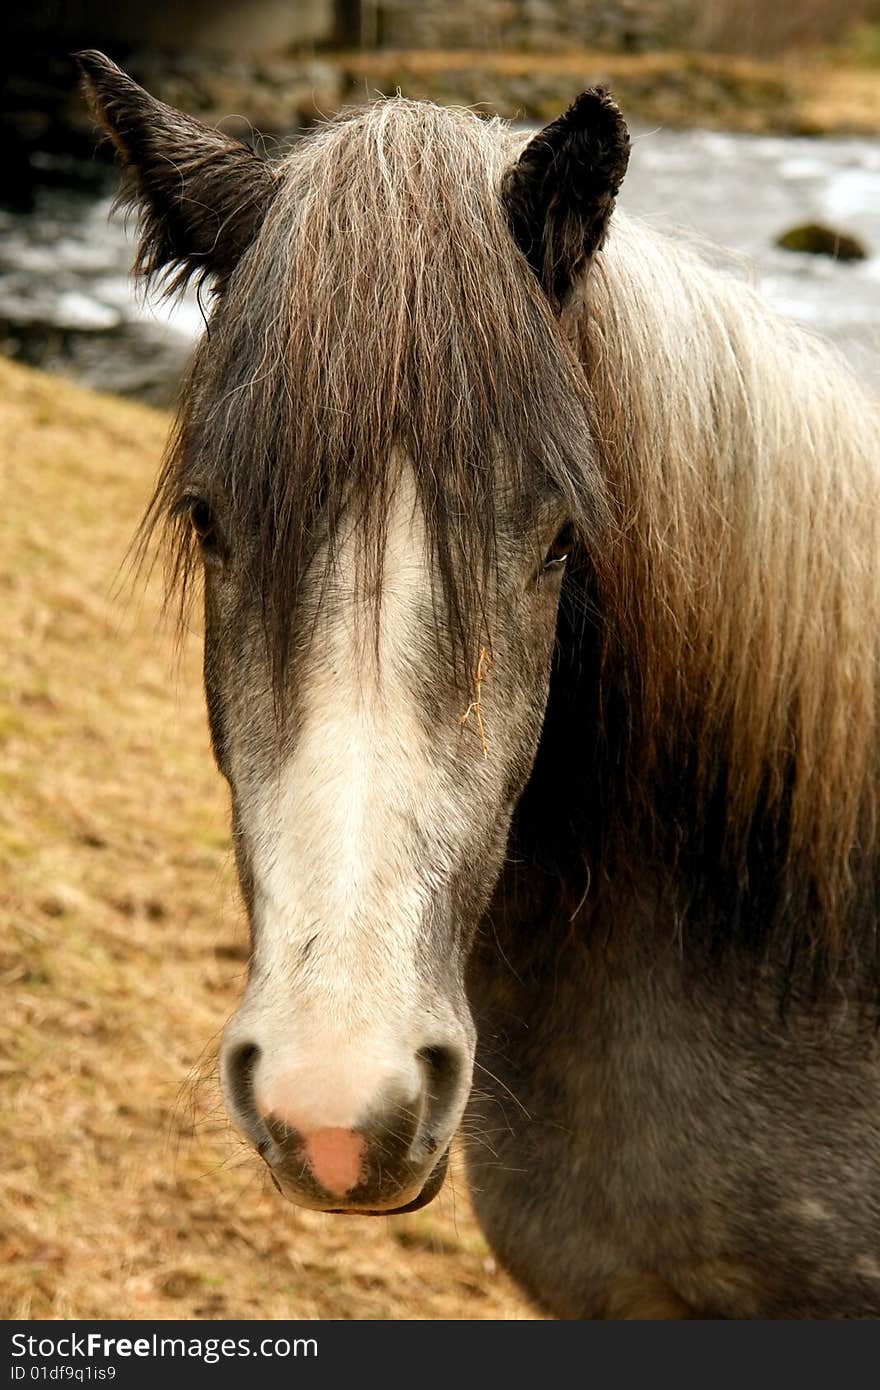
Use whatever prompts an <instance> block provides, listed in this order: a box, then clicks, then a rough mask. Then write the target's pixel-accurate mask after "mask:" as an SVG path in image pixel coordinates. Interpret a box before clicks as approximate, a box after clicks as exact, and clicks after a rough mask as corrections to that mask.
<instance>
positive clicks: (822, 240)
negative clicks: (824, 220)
mask: <svg viewBox="0 0 880 1390" xmlns="http://www.w3.org/2000/svg"><path fill="white" fill-rule="evenodd" d="M776 245H777V246H781V247H782V249H783V251H805V252H806V253H807V255H809V256H830V257H831V258H832V260H835V261H864V260H865V259H866V258H867V255H868V253H867V251H866V250H865V248H864V246H863V245H862V243H861V242H860V241H859V240H858V238H857V237H854V236H849V235H848V234H847V233H846V232H837V231H835V230H834V228H833V227H824V226H823V225H822V224H821V222H804V223H803V224H802V225H801V226H799V227H791V228H790V229H789V230H788V231H787V232H783V233H782V235H781V236H780V237H777V239H776Z"/></svg>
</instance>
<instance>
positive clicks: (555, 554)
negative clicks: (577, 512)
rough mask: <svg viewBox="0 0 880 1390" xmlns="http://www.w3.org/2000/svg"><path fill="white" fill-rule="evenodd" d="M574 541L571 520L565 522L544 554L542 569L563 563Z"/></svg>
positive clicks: (555, 566) (552, 567) (553, 567)
mask: <svg viewBox="0 0 880 1390" xmlns="http://www.w3.org/2000/svg"><path fill="white" fill-rule="evenodd" d="M574 542H575V534H574V527H573V526H572V524H571V522H567V523H566V525H565V526H563V528H562V530H561V531H560V532H559V534H558V535H557V537H556V539H555V541H554V542H553V544H552V545H551V546H550V549H549V550H548V551H547V554H546V555H545V556H544V569H545V570H549V569H556V568H557V567H558V566H560V565H564V564H565V562H566V560H567V559H568V557H569V555H570V554H571V552H572V549H573V548H574Z"/></svg>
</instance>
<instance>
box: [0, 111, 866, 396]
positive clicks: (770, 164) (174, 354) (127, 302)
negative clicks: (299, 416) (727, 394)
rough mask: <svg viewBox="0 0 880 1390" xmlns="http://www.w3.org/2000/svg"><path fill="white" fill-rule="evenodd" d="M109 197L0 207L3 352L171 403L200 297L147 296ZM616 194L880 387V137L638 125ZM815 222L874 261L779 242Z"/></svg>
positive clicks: (198, 324)
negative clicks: (171, 301)
mask: <svg viewBox="0 0 880 1390" xmlns="http://www.w3.org/2000/svg"><path fill="white" fill-rule="evenodd" d="M110 203H111V200H110V198H109V197H107V196H102V197H96V196H95V194H94V193H85V192H80V191H73V190H60V189H49V188H46V189H42V190H40V191H39V192H38V194H37V202H36V208H35V210H34V211H33V212H32V213H28V214H17V213H16V214H13V213H0V337H3V338H5V341H6V348H7V351H13V352H15V353H17V354H18V355H21V356H23V357H25V358H26V359H27V360H31V361H35V362H38V363H39V364H40V365H43V366H45V367H48V368H50V369H52V370H60V371H64V372H66V373H68V374H69V375H72V376H74V377H76V378H77V379H79V380H81V381H84V382H86V383H88V384H90V385H92V386H96V387H99V388H101V389H103V390H111V391H122V392H124V393H127V394H132V395H138V396H141V397H143V398H145V399H150V400H156V401H160V402H164V401H167V400H169V399H171V398H172V397H173V394H174V389H175V385H176V382H177V380H178V379H179V375H180V371H181V369H182V366H183V363H184V361H185V359H186V356H187V354H188V352H189V350H190V348H191V346H192V342H193V341H194V338H195V336H196V335H197V334H198V333H199V332H200V331H201V329H202V316H201V313H200V310H199V306H198V304H197V303H196V301H195V299H194V297H192V296H189V297H185V298H184V299H183V300H182V301H181V302H180V303H178V304H176V305H168V304H163V303H162V302H161V301H158V300H156V299H155V298H152V299H149V300H146V301H144V300H143V299H142V298H141V297H139V295H138V293H137V292H136V291H135V289H134V288H133V286H132V284H131V281H130V279H129V274H128V272H129V268H130V265H131V261H132V232H131V229H130V228H127V227H126V226H125V223H124V221H123V220H122V219H121V218H119V217H112V218H111V216H110ZM621 205H622V206H623V207H626V208H627V209H628V210H629V211H630V212H631V213H634V214H636V215H638V216H640V217H642V218H644V219H646V220H648V221H650V222H651V223H652V224H653V225H655V226H658V227H660V228H662V229H664V230H670V231H673V232H675V231H679V230H680V231H683V232H684V233H685V234H686V235H687V236H688V237H689V238H690V239H693V237H694V235H696V236H698V237H700V238H704V239H708V240H709V241H712V242H716V243H718V244H720V245H721V246H724V247H727V248H729V249H730V250H731V251H733V252H734V253H736V255H737V256H738V257H739V258H741V259H744V260H745V262H746V263H747V264H748V266H750V267H751V274H752V275H753V278H754V279H755V281H756V282H757V284H758V285H759V287H760V289H761V291H762V293H763V294H764V295H765V296H766V298H767V299H768V300H769V301H770V302H771V303H772V304H773V305H775V306H776V307H777V308H778V309H779V310H781V311H782V312H783V313H785V314H788V315H790V316H791V317H793V318H795V319H797V320H799V321H800V322H802V323H804V324H806V325H807V326H809V327H810V328H811V329H813V330H815V331H818V332H819V333H821V334H824V335H827V336H828V337H830V338H831V339H833V340H834V341H835V342H837V343H838V344H839V346H840V347H841V348H842V350H843V351H844V352H845V353H846V354H847V355H848V356H849V357H850V359H851V360H852V362H853V363H854V365H855V366H856V368H857V370H859V371H860V372H861V373H862V374H863V375H864V376H866V377H867V379H868V380H869V381H870V382H871V383H873V384H874V385H875V386H878V387H880V143H878V142H874V141H871V140H866V139H822V140H809V139H793V138H787V137H769V136H748V135H733V134H720V133H717V132H709V131H688V132H673V131H641V132H638V133H637V134H636V136H635V139H634V144H633V155H632V160H631V164H630V171H629V174H628V176H627V179H626V182H625V184H624V189H623V192H622V195H621ZM811 220H815V221H820V222H825V223H828V224H830V225H831V226H832V227H834V228H836V229H837V230H839V231H845V232H849V233H853V234H855V235H856V236H857V237H859V238H860V239H861V240H862V242H863V243H864V245H865V247H866V249H867V250H868V252H869V257H868V259H867V260H865V261H860V262H855V263H849V264H842V263H837V262H834V261H832V260H829V259H827V258H825V257H817V256H807V255H796V254H792V253H791V252H787V251H783V250H780V249H779V248H777V247H776V245H775V241H776V238H777V236H778V235H779V233H780V232H782V231H784V230H786V229H787V228H788V227H790V226H792V225H793V224H797V223H801V222H807V221H811Z"/></svg>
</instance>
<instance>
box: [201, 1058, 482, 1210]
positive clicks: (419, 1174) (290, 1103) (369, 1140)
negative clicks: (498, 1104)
mask: <svg viewBox="0 0 880 1390" xmlns="http://www.w3.org/2000/svg"><path fill="white" fill-rule="evenodd" d="M469 1054H470V1049H469V1048H468V1047H466V1046H463V1045H461V1044H459V1043H450V1042H445V1043H444V1044H442V1045H437V1044H434V1045H431V1046H428V1047H423V1048H421V1049H420V1050H419V1051H418V1052H417V1053H416V1054H415V1055H414V1056H413V1058H412V1061H411V1062H410V1063H409V1064H408V1065H406V1066H404V1067H403V1068H400V1069H397V1070H394V1069H391V1068H389V1067H388V1066H387V1065H386V1066H385V1067H384V1068H375V1069H374V1074H373V1076H372V1077H371V1080H372V1081H373V1082H374V1087H373V1089H372V1090H370V1089H368V1088H364V1089H366V1093H367V1095H369V1096H370V1099H369V1100H368V1101H367V1102H366V1103H364V1102H363V1100H362V1098H361V1097H362V1095H363V1091H362V1092H361V1096H356V1094H355V1092H354V1091H353V1089H352V1068H351V1067H350V1066H349V1067H345V1065H344V1060H345V1059H344V1057H339V1056H337V1057H335V1058H333V1057H332V1056H331V1057H330V1058H329V1059H328V1058H325V1059H324V1064H323V1065H322V1066H321V1067H320V1077H316V1076H315V1074H314V1072H313V1071H312V1072H307V1070H306V1068H305V1067H304V1064H303V1062H300V1063H299V1064H298V1065H297V1066H294V1067H289V1068H287V1069H285V1070H282V1069H279V1068H278V1067H277V1066H276V1067H274V1068H271V1067H267V1066H264V1065H263V1058H262V1053H261V1049H260V1047H259V1046H258V1045H256V1044H254V1043H241V1042H238V1043H234V1044H233V1045H232V1046H227V1044H226V1042H224V1048H223V1054H222V1059H221V1060H222V1076H223V1089H224V1095H225V1099H226V1104H227V1108H228V1109H229V1111H230V1114H231V1115H232V1118H233V1119H234V1120H235V1121H236V1123H237V1124H238V1126H239V1128H240V1129H241V1130H242V1131H243V1132H244V1133H245V1134H246V1135H247V1137H248V1138H249V1139H250V1141H251V1143H252V1144H253V1145H254V1147H255V1148H256V1150H257V1152H258V1153H259V1155H260V1157H261V1158H262V1159H263V1160H264V1161H265V1163H266V1164H267V1166H268V1167H269V1169H270V1172H271V1174H272V1178H273V1180H274V1182H275V1185H276V1187H277V1188H278V1190H279V1191H280V1192H281V1193H282V1194H283V1195H284V1196H285V1197H288V1198H290V1200H291V1201H293V1202H295V1203H296V1204H297V1205H299V1206H305V1207H309V1208H311V1209H313V1210H318V1211H329V1212H350V1213H361V1214H365V1215H390V1214H391V1213H397V1212H401V1211H414V1210H416V1209H417V1208H418V1207H420V1206H424V1205H425V1204H426V1203H427V1202H429V1201H431V1199H432V1198H433V1197H435V1196H436V1195H437V1193H438V1192H439V1191H440V1188H441V1187H442V1185H443V1180H444V1177H445V1174H446V1167H447V1162H448V1155H449V1146H450V1143H451V1140H452V1136H453V1134H454V1131H455V1129H456V1127H457V1125H458V1121H459V1119H460V1116H461V1113H462V1111H463V1109H464V1104H465V1101H466V1099H467V1094H468V1091H469V1089H470V1073H471V1058H470V1055H469ZM328 1063H329V1064H328ZM334 1073H335V1074H336V1077H337V1078H338V1079H336V1080H334ZM355 1074H356V1075H358V1076H361V1077H362V1078H363V1079H364V1080H366V1079H367V1078H366V1074H365V1068H364V1066H363V1063H362V1062H361V1065H360V1066H359V1067H357V1068H356V1071H355ZM306 1076H308V1085H307V1086H306V1085H305V1084H304V1082H305V1078H306Z"/></svg>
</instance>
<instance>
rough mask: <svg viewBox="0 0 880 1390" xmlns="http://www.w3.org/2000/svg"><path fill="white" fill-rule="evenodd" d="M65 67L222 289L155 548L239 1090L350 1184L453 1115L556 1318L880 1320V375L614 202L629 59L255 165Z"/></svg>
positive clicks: (173, 274)
mask: <svg viewBox="0 0 880 1390" xmlns="http://www.w3.org/2000/svg"><path fill="white" fill-rule="evenodd" d="M79 61H80V65H81V68H82V71H83V82H84V87H85V91H86V94H87V96H88V99H89V101H90V103H91V106H92V110H93V111H94V113H95V115H96V117H97V120H98V122H99V123H100V125H101V126H102V127H103V129H104V131H105V132H107V133H108V134H109V136H110V137H111V139H112V140H113V142H114V144H115V146H116V148H117V151H118V153H119V155H120V157H121V160H122V162H123V165H124V166H125V169H126V170H127V178H126V182H125V184H124V192H123V196H124V198H125V199H127V200H128V202H129V204H130V205H131V206H132V207H133V208H134V209H136V210H137V212H138V213H139V215H140V240H139V248H138V253H137V269H138V270H139V272H140V273H141V274H142V275H143V276H145V277H147V279H151V280H159V281H162V280H163V279H164V282H165V283H166V285H167V286H169V287H170V288H172V289H173V288H179V287H180V286H182V285H185V284H187V283H188V282H192V281H195V282H198V283H199V285H200V286H201V285H202V284H207V285H209V286H210V287H211V289H212V292H213V294H212V298H211V301H210V304H211V308H210V317H209V323H208V328H207V332H206V334H205V335H204V337H203V339H202V340H201V342H200V344H199V345H198V347H197V348H196V350H195V354H194V358H193V362H192V365H191V368H190V371H189V374H188V377H187V378H186V381H185V383H184V386H183V388H182V394H181V400H180V406H179V410H178V414H177V419H176V424H175V425H174V427H173V430H172V433H171V437H170V441H169V445H168V451H167V454H166V457H165V460H164V463H163V466H162V470H161V473H160V476H159V479H158V483H157V486H156V490H155V494H154V496H153V499H152V502H151V504H150V507H149V510H148V512H147V514H146V516H145V518H144V520H143V523H142V530H141V532H140V538H141V543H142V544H143V545H145V546H150V545H151V544H152V537H153V536H154V535H156V534H158V535H159V536H160V537H163V538H164V540H165V543H166V545H167V552H166V553H167V561H168V569H169V583H170V584H171V587H172V589H173V590H175V591H179V593H180V594H181V596H182V599H183V601H184V602H186V596H187V595H189V596H192V595H193V593H194V592H196V590H197V588H198V586H199V585H200V584H203V588H204V617H205V649H204V681H205V690H206V699H207V710H208V717H209V722H210V728H211V734H212V740H213V748H214V753H215V756H216V761H217V764H218V766H219V769H220V772H221V773H222V774H223V776H224V777H225V779H226V781H227V782H228V784H229V788H230V794H231V823H232V835H233V842H234V849H235V855H236V861H237V867H238V873H239V878H240V882H241V889H242V895H243V899H244V903H245V905H246V908H247V913H248V918H249V923H250V931H251V958H250V966H249V974H248V980H247V984H246V988H245V990H244V995H243V998H242V1001H241V1003H240V1006H239V1008H238V1009H237V1011H236V1013H235V1014H234V1016H233V1018H232V1019H231V1021H230V1022H229V1024H228V1026H227V1027H226V1030H225V1033H224V1035H223V1039H222V1044H221V1057H220V1062H221V1076H222V1085H223V1090H224V1097H225V1102H226V1106H227V1108H228V1111H229V1114H230V1115H231V1117H232V1119H233V1121H234V1122H235V1124H236V1125H237V1126H238V1128H239V1129H240V1131H241V1133H242V1134H243V1135H244V1136H245V1138H246V1139H247V1141H248V1142H249V1143H250V1144H251V1145H252V1146H253V1148H254V1149H255V1150H256V1152H257V1153H258V1154H259V1155H261V1157H262V1159H263V1160H264V1161H265V1163H266V1164H267V1165H268V1168H269V1170H270V1173H271V1175H272V1178H273V1179H274V1182H275V1184H276V1186H277V1187H278V1188H279V1190H280V1191H281V1193H282V1194H284V1196H286V1197H287V1198H289V1199H291V1200H293V1201H294V1202H296V1203H298V1204H300V1205H302V1206H304V1207H309V1208H312V1209H318V1210H322V1211H333V1212H338V1213H350V1214H356V1213H361V1214H387V1213H391V1212H406V1211H413V1210H415V1209H417V1208H418V1207H420V1206H422V1205H423V1204H425V1203H426V1202H428V1201H430V1200H431V1199H432V1198H433V1197H434V1196H435V1195H436V1193H437V1192H438V1191H439V1189H440V1188H441V1186H442V1184H443V1180H444V1174H445V1171H446V1166H447V1160H448V1155H449V1150H450V1145H451V1144H452V1142H453V1138H454V1137H455V1136H456V1134H457V1133H458V1132H461V1135H462V1143H463V1145H464V1150H465V1162H466V1167H467V1172H468V1181H469V1186H470V1187H471V1189H472V1195H473V1202H474V1207H475V1210H476V1213H477V1216H478V1220H479V1221H480V1223H481V1225H482V1228H483V1230H484V1232H485V1235H486V1238H487V1240H488V1242H489V1244H490V1246H491V1248H492V1249H493V1250H494V1252H495V1253H496V1255H497V1257H498V1260H499V1261H500V1263H501V1264H502V1265H503V1266H504V1267H505V1268H506V1269H507V1270H508V1271H509V1272H510V1273H511V1274H512V1275H513V1277H514V1279H516V1280H517V1281H518V1282H519V1284H520V1285H521V1287H522V1288H523V1289H524V1290H525V1291H526V1292H527V1294H528V1295H529V1296H530V1297H531V1299H532V1300H533V1301H534V1304H535V1305H536V1306H537V1307H538V1308H539V1309H540V1310H543V1311H544V1312H545V1313H548V1314H551V1315H555V1316H557V1317H560V1318H575V1319H602V1318H753V1317H754V1318H801V1317H804V1318H807V1317H868V1316H876V1315H877V1314H878V1313H880V1052H878V1038H877V1003H878V950H877V920H878V901H877V886H878V816H877V788H878V652H880V621H878V619H880V466H878V465H880V460H878V450H877V440H878V432H877V424H878V411H877V404H876V402H875V401H874V399H873V398H872V397H871V395H870V394H869V392H868V390H867V388H866V387H864V386H862V385H860V384H859V383H858V382H857V381H856V380H855V378H854V377H853V376H852V375H850V373H849V372H848V370H847V368H846V367H845V366H844V365H843V364H842V362H841V361H839V360H838V359H837V357H836V356H835V355H834V353H833V352H832V350H831V349H830V348H828V347H825V346H823V345H821V344H820V343H819V342H817V341H814V340H813V339H812V338H811V337H810V336H808V335H807V334H806V333H805V332H803V331H802V330H800V329H799V328H797V327H796V326H794V325H792V324H789V323H786V322H783V321H782V320H781V319H779V318H777V317H775V316H774V315H773V313H772V312H771V311H770V310H769V309H768V308H767V307H766V306H765V304H764V303H763V302H762V301H761V300H760V298H759V296H758V295H757V294H756V292H754V291H753V290H752V289H751V288H750V287H749V286H748V285H747V284H745V283H743V282H742V281H741V280H740V279H738V278H737V277H736V276H734V275H730V274H727V273H726V272H725V271H724V270H723V268H719V267H718V266H716V265H713V264H712V263H711V258H707V257H706V256H705V255H703V254H702V253H700V252H699V251H698V250H695V249H693V248H685V247H684V246H682V245H680V244H678V243H677V242H676V241H675V240H674V239H666V238H664V237H662V236H661V235H659V234H658V233H657V232H655V231H654V230H652V229H651V228H649V227H647V226H644V225H640V224H639V223H637V222H635V221H631V220H630V219H629V218H627V217H626V216H625V215H624V214H623V213H621V212H620V211H617V210H616V199H617V194H618V191H619V188H620V185H621V181H622V179H623V177H624V173H625V170H626V166H627V160H628V154H629V136H628V132H627V128H626V125H625V123H624V120H623V117H622V116H621V114H620V112H619V110H618V108H617V106H616V105H615V103H614V101H613V99H612V98H611V96H610V95H609V94H608V92H607V91H605V90H604V89H602V88H595V89H591V90H589V91H587V92H584V93H583V94H582V95H581V96H580V97H579V98H578V99H577V100H576V101H575V102H574V104H573V105H572V106H571V107H570V109H569V110H568V111H567V112H565V113H564V114H563V115H561V116H560V117H559V119H557V120H555V121H553V122H552V123H551V124H549V125H548V126H547V127H546V128H545V129H544V130H543V131H541V132H540V133H538V134H534V135H532V136H531V137H528V136H525V135H522V134H518V133H516V132H514V131H512V130H511V129H510V128H508V127H507V126H506V125H505V124H504V123H502V122H500V121H498V120H497V119H487V118H483V117H480V116H478V115H477V114H475V113H473V112H470V111H466V110H453V109H444V108H441V107H438V106H435V105H432V104H430V103H421V102H413V101H409V100H405V99H403V98H401V97H395V98H391V99H387V100H386V99H383V100H377V101H375V102H372V103H368V104H366V105H365V106H363V107H361V108H357V109H353V110H350V111H347V112H343V113H342V114H340V115H338V116H336V117H334V118H333V119H331V120H328V121H327V122H325V123H323V124H322V125H321V126H319V127H318V128H316V129H313V130H312V131H311V132H309V133H307V134H306V135H305V136H304V137H303V138H302V139H300V140H299V141H298V142H296V143H295V144H294V145H293V146H292V148H291V149H290V150H289V151H288V152H287V153H285V154H284V155H283V157H281V158H279V159H277V160H269V159H267V158H264V157H263V156H261V155H260V154H259V153H258V152H256V151H255V150H253V149H251V148H249V147H247V146H245V145H244V144H240V143H238V142H236V141H235V140H233V139H230V138H228V137H227V136H226V135H224V134H223V133H221V132H219V131H217V130H213V129H208V128H207V127H205V126H204V125H202V124H200V123H199V122H198V121H196V120H194V119H192V118H191V117H189V116H187V115H183V114H181V113H179V112H177V111H175V110H173V109H172V108H170V107H168V106H166V105H164V104H162V103H161V102H159V101H157V100H155V99H154V98H153V97H152V96H150V95H148V94H147V92H145V91H144V90H143V89H142V88H140V87H139V86H138V85H137V84H136V83H135V82H133V81H132V80H131V79H130V78H129V77H128V76H127V75H126V74H125V73H123V72H122V71H121V70H120V69H119V68H118V67H116V66H115V65H114V64H113V63H111V62H110V61H109V60H108V59H107V58H105V57H104V56H103V55H101V54H98V53H94V52H88V53H85V54H83V55H81V56H80V59H79Z"/></svg>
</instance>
